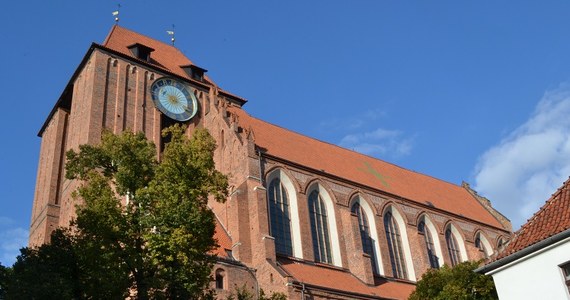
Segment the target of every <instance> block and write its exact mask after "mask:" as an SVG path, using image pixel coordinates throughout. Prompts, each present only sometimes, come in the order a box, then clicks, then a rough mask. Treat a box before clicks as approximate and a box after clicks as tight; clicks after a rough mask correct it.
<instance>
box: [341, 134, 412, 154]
mask: <svg viewBox="0 0 570 300" xmlns="http://www.w3.org/2000/svg"><path fill="white" fill-rule="evenodd" d="M339 145H340V146H341V147H345V148H348V149H352V150H354V151H357V152H360V153H363V154H367V155H391V156H395V157H399V156H403V155H408V154H410V152H411V150H412V145H413V138H410V137H404V134H403V133H402V132H401V131H398V130H387V129H383V128H378V129H376V130H373V131H369V132H364V133H356V134H349V135H346V136H344V137H343V138H342V139H341V141H340V143H339Z"/></svg>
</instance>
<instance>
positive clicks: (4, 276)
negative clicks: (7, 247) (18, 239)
mask: <svg viewBox="0 0 570 300" xmlns="http://www.w3.org/2000/svg"><path fill="white" fill-rule="evenodd" d="M10 271H11V269H10V268H7V267H4V266H3V265H2V263H0V299H5V297H6V287H7V285H8V278H10V275H9V274H10Z"/></svg>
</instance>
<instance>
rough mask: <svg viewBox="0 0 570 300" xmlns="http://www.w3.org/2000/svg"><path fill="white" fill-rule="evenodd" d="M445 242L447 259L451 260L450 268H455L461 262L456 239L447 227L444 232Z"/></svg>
mask: <svg viewBox="0 0 570 300" xmlns="http://www.w3.org/2000/svg"><path fill="white" fill-rule="evenodd" d="M445 242H446V244H447V251H448V252H449V258H450V259H451V266H452V267H453V266H455V265H457V264H458V263H460V262H461V260H460V257H461V256H460V255H461V254H460V252H459V245H458V244H457V239H456V238H455V235H453V233H452V232H451V228H450V227H448V228H447V230H446V231H445Z"/></svg>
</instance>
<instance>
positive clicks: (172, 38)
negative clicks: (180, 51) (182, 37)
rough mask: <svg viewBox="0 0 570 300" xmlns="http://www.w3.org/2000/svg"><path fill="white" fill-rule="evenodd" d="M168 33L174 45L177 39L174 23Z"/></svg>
mask: <svg viewBox="0 0 570 300" xmlns="http://www.w3.org/2000/svg"><path fill="white" fill-rule="evenodd" d="M166 33H168V35H169V36H170V42H171V43H172V46H174V42H175V41H176V39H175V38H174V24H172V30H167V31H166Z"/></svg>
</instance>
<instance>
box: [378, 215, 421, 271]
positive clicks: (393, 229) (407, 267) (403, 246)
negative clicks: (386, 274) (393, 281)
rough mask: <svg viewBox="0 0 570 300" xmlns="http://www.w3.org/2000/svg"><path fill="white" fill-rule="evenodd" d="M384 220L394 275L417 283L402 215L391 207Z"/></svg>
mask: <svg viewBox="0 0 570 300" xmlns="http://www.w3.org/2000/svg"><path fill="white" fill-rule="evenodd" d="M383 219H384V230H385V232H386V240H387V243H388V253H389V256H390V264H391V266H392V275H393V276H394V277H397V278H404V279H409V280H413V281H415V280H416V275H415V273H414V267H413V266H414V264H413V261H412V252H411V250H410V243H409V240H408V234H407V230H406V223H405V222H404V218H403V217H402V214H401V213H400V212H399V211H398V210H397V209H395V208H394V206H393V205H389V206H386V208H385V210H384V214H383Z"/></svg>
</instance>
